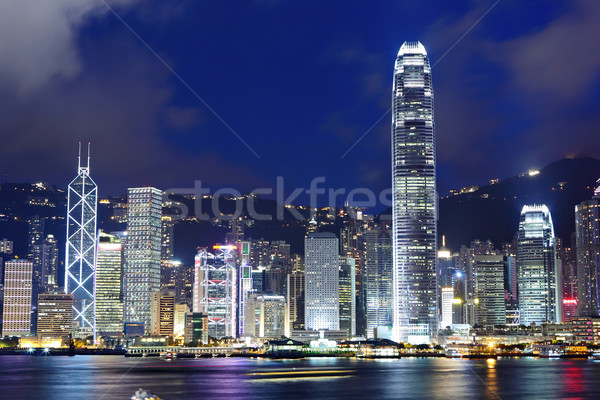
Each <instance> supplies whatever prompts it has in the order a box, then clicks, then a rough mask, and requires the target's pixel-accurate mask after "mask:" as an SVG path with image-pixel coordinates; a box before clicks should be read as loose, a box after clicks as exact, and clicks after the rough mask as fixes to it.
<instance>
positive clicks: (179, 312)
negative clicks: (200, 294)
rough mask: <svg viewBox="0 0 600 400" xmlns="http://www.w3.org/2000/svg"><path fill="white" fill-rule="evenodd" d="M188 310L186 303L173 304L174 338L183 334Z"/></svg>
mask: <svg viewBox="0 0 600 400" xmlns="http://www.w3.org/2000/svg"><path fill="white" fill-rule="evenodd" d="M189 312H190V308H189V307H188V305H187V304H175V316H174V319H173V336H174V337H176V338H180V337H184V336H185V316H186V315H187V314H188V313H189Z"/></svg>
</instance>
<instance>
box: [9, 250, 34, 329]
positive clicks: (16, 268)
mask: <svg viewBox="0 0 600 400" xmlns="http://www.w3.org/2000/svg"><path fill="white" fill-rule="evenodd" d="M32 276H33V264H32V262H31V261H27V260H10V261H6V262H5V263H4V304H3V307H2V318H3V321H2V336H29V335H30V334H31V301H32V298H31V295H32V291H31V287H32Z"/></svg>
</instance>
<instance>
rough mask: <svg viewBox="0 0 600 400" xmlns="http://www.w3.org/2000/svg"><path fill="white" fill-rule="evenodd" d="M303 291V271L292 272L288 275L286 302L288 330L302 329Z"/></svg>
mask: <svg viewBox="0 0 600 400" xmlns="http://www.w3.org/2000/svg"><path fill="white" fill-rule="evenodd" d="M304 290H305V279H304V271H292V273H291V274H288V276H287V302H288V310H289V311H288V313H289V314H288V315H289V319H290V320H289V323H288V326H289V327H290V329H304ZM287 336H289V334H288V335H287Z"/></svg>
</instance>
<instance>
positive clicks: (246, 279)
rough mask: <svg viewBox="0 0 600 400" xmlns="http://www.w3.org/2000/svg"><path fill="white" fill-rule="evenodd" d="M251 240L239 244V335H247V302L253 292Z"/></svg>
mask: <svg viewBox="0 0 600 400" xmlns="http://www.w3.org/2000/svg"><path fill="white" fill-rule="evenodd" d="M250 248H251V246H250V242H240V244H239V266H240V271H239V274H238V276H239V286H238V287H239V290H238V292H239V300H238V321H239V322H238V325H239V326H238V335H239V337H244V336H246V303H247V301H248V300H249V299H250V295H251V294H252V291H253V290H252V266H251V265H250V254H251V251H250Z"/></svg>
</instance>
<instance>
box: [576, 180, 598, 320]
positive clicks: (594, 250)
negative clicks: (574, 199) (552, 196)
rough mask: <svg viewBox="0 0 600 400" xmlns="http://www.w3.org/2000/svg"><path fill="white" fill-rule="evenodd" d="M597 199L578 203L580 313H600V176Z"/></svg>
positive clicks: (577, 234)
mask: <svg viewBox="0 0 600 400" xmlns="http://www.w3.org/2000/svg"><path fill="white" fill-rule="evenodd" d="M597 183H598V184H597V188H596V191H595V193H594V198H593V199H591V200H586V201H584V202H583V203H581V204H578V205H577V206H575V234H576V243H577V302H578V304H577V313H578V315H580V316H594V315H600V179H599V180H598V182H597Z"/></svg>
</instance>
